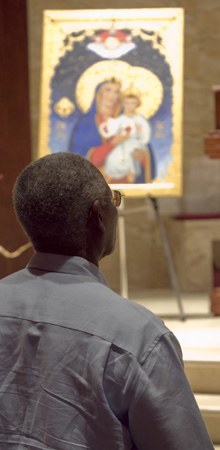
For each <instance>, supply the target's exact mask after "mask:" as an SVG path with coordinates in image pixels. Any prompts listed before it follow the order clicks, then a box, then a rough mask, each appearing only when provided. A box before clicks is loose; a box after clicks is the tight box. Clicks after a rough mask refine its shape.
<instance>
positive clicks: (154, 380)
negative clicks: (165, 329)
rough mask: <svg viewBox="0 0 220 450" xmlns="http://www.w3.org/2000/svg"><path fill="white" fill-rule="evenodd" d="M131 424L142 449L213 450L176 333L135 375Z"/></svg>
mask: <svg viewBox="0 0 220 450" xmlns="http://www.w3.org/2000/svg"><path fill="white" fill-rule="evenodd" d="M135 378H136V379H135V387H133V389H132V391H133V396H132V397H131V402H130V404H129V411H128V424H129V429H130V433H131V436H132V439H133V441H134V444H135V446H136V448H137V449H138V450H148V449H149V450H162V449H163V450H177V449H178V450H189V449H193V450H211V449H213V448H214V447H213V445H212V443H211V441H210V439H209V436H208V433H207V430H206V427H205V425H204V422H203V419H202V416H201V414H200V411H199V408H198V406H197V403H196V401H195V398H194V395H193V393H192V391H191V388H190V386H189V383H188V381H187V379H186V376H185V373H184V369H183V362H182V354H181V349H180V346H179V343H178V341H177V340H176V338H175V337H174V335H173V334H172V333H171V332H170V333H166V334H165V335H163V336H162V338H161V339H160V340H159V341H158V342H157V344H156V345H155V346H154V348H153V349H152V351H151V352H150V353H149V354H148V356H147V357H146V358H145V359H144V360H143V363H142V364H141V365H140V367H139V370H138V375H137V377H135Z"/></svg>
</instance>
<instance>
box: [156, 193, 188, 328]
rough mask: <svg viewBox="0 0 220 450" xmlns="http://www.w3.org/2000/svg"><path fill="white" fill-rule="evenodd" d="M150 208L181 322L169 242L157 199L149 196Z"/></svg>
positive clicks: (175, 277)
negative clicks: (157, 230) (156, 225)
mask: <svg viewBox="0 0 220 450" xmlns="http://www.w3.org/2000/svg"><path fill="white" fill-rule="evenodd" d="M149 198H150V200H151V203H152V206H153V208H154V211H155V214H156V218H157V223H158V227H159V232H160V237H161V241H162V244H163V249H164V253H165V256H166V259H167V263H168V269H169V273H170V280H171V284H172V288H173V290H174V292H175V294H176V300H177V304H178V308H179V314H180V319H181V320H185V318H186V317H185V314H184V311H183V306H182V300H181V296H180V289H179V283H178V280H177V275H176V270H175V267H174V264H173V258H172V255H171V251H170V246H169V242H168V239H167V234H166V230H165V228H164V225H163V222H162V220H161V217H160V213H159V206H158V202H157V199H156V198H154V197H151V196H149Z"/></svg>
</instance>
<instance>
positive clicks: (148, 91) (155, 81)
mask: <svg viewBox="0 0 220 450" xmlns="http://www.w3.org/2000/svg"><path fill="white" fill-rule="evenodd" d="M113 77H114V78H116V79H117V80H118V81H119V82H120V83H121V91H122V92H123V91H126V90H128V89H131V86H132V88H134V89H135V90H136V91H139V92H140V93H141V97H140V100H141V105H140V106H139V108H138V112H139V113H140V114H142V115H143V116H144V117H146V118H149V117H151V116H153V115H154V114H155V113H156V111H157V110H158V108H159V107H160V105H161V102H162V99H163V85H162V83H161V81H160V80H159V78H158V77H157V76H156V75H155V74H154V73H153V72H151V71H150V70H147V69H145V68H144V67H138V66H131V65H130V64H128V63H127V62H125V61H119V60H111V61H100V62H98V63H96V64H93V65H92V66H90V67H89V68H88V69H86V70H85V72H83V74H82V75H81V77H80V78H79V80H78V82H77V83H76V101H77V104H78V106H79V108H80V109H81V110H82V111H83V112H87V111H88V110H89V108H90V106H91V104H92V101H93V99H94V95H95V90H96V87H97V86H98V85H99V84H100V83H102V82H103V81H107V80H110V79H111V78H113Z"/></svg>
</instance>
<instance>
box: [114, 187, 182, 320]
mask: <svg viewBox="0 0 220 450" xmlns="http://www.w3.org/2000/svg"><path fill="white" fill-rule="evenodd" d="M148 198H149V199H150V201H151V204H152V206H153V209H154V212H155V215H156V219H157V224H158V228H159V233H160V238H161V242H162V245H163V250H164V254H165V257H166V260H167V265H168V269H169V274H170V281H171V285H172V288H173V291H174V292H175V296H176V300H177V305H178V309H179V316H180V320H185V319H186V317H185V314H184V310H183V305H182V300H181V295H180V289H179V283H178V279H177V275H176V270H175V267H174V264H173V258H172V254H171V251H170V246H169V242H168V239H167V234H166V230H165V228H164V225H163V221H162V220H161V216H160V212H159V205H158V201H157V199H156V198H155V197H152V196H150V195H149V196H148ZM140 211H146V206H141V207H136V208H131V209H130V208H129V209H126V210H125V209H124V203H123V202H122V206H121V207H120V209H119V252H120V274H121V294H122V295H123V296H124V297H128V281H127V264H126V244H125V224H124V216H125V215H128V214H131V213H136V212H140Z"/></svg>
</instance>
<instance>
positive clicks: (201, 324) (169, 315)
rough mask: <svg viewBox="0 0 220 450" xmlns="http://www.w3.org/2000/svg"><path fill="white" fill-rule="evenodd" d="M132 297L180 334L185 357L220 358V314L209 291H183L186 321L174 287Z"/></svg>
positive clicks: (193, 358)
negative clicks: (212, 307) (213, 310)
mask: <svg viewBox="0 0 220 450" xmlns="http://www.w3.org/2000/svg"><path fill="white" fill-rule="evenodd" d="M130 299H131V300H133V301H136V302H137V303H140V304H141V305H143V306H145V307H146V308H148V309H150V310H151V311H153V312H154V313H155V314H157V315H159V316H160V317H161V318H162V319H163V320H164V322H165V324H166V325H167V326H168V328H170V329H171V330H172V331H173V332H174V334H175V335H176V336H177V338H178V340H179V342H180V344H181V346H182V349H183V356H184V358H185V359H192V360H203V359H205V360H208V359H211V360H218V361H220V316H212V314H211V313H210V301H209V294H208V293H192V294H181V301H182V306H183V310H184V314H185V320H184V321H182V320H180V315H179V309H178V304H177V301H176V298H175V296H174V294H173V292H172V291H153V290H152V291H146V292H136V293H133V295H132V296H130Z"/></svg>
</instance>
